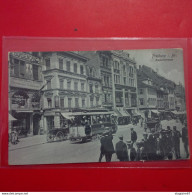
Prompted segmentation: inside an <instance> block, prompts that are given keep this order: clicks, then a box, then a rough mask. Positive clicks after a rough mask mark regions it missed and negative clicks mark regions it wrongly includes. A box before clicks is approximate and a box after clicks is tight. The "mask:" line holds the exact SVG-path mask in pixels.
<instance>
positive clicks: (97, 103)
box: [96, 97, 99, 106]
mask: <svg viewBox="0 0 192 195" xmlns="http://www.w3.org/2000/svg"><path fill="white" fill-rule="evenodd" d="M98 105H99V98H98V97H96V106H98Z"/></svg>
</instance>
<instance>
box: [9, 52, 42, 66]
mask: <svg viewBox="0 0 192 195" xmlns="http://www.w3.org/2000/svg"><path fill="white" fill-rule="evenodd" d="M10 56H11V57H14V58H17V59H21V60H24V61H27V62H29V63H32V64H34V63H35V64H38V65H40V58H38V57H35V56H33V55H31V54H29V53H25V52H10Z"/></svg>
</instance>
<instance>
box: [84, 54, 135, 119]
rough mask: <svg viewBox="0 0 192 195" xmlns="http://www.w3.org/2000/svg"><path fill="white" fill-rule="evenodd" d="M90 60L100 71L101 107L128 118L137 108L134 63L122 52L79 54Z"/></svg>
mask: <svg viewBox="0 0 192 195" xmlns="http://www.w3.org/2000/svg"><path fill="white" fill-rule="evenodd" d="M80 53H81V54H82V55H84V56H86V57H88V58H90V59H91V60H92V61H93V62H94V65H95V67H97V68H98V69H99V70H100V74H101V80H102V107H105V108H107V109H109V110H112V109H113V110H114V111H116V112H117V114H118V116H119V117H123V116H126V117H127V116H129V114H128V113H127V111H126V109H128V110H129V111H130V112H132V110H133V109H135V108H136V106H137V74H136V63H135V61H134V60H132V59H131V58H130V57H129V54H128V53H126V52H123V51H89V52H80Z"/></svg>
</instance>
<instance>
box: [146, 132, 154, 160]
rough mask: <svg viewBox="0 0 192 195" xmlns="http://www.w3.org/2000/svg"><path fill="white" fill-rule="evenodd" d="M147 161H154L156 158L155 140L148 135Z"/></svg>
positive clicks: (152, 136) (151, 135)
mask: <svg viewBox="0 0 192 195" xmlns="http://www.w3.org/2000/svg"><path fill="white" fill-rule="evenodd" d="M147 142H148V151H147V152H148V159H149V160H155V158H156V138H155V136H154V135H153V134H152V133H150V134H149V138H148V141H147Z"/></svg>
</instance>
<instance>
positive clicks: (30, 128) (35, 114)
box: [9, 52, 42, 136]
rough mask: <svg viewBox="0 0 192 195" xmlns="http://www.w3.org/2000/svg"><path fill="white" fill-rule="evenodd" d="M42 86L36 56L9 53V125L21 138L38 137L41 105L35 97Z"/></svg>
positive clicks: (34, 54)
mask: <svg viewBox="0 0 192 195" xmlns="http://www.w3.org/2000/svg"><path fill="white" fill-rule="evenodd" d="M41 86H42V65H41V58H40V53H39V52H10V53H9V114H11V115H12V116H13V117H14V118H15V119H16V120H14V121H9V128H10V130H11V129H12V128H13V127H15V128H16V129H17V130H18V131H19V132H20V135H21V136H23V135H25V136H27V135H28V134H31V135H37V134H39V133H40V127H41V126H42V124H41V116H42V113H41V104H40V98H39V97H38V92H39V89H40V88H41Z"/></svg>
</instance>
